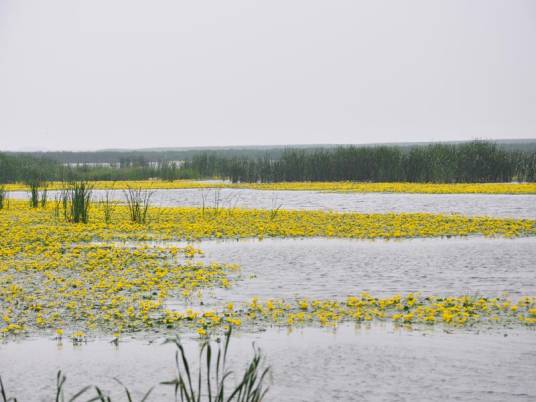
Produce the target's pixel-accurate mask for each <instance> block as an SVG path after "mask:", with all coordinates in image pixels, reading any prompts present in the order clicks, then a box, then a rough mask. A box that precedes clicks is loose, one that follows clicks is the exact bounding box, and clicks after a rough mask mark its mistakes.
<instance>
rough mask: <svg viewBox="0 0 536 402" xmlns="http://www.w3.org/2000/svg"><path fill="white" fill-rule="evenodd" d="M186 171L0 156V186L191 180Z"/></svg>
mask: <svg viewBox="0 0 536 402" xmlns="http://www.w3.org/2000/svg"><path fill="white" fill-rule="evenodd" d="M195 177H196V176H195V175H194V173H193V172H191V171H190V170H189V169H188V168H181V167H180V166H179V165H178V164H176V163H173V162H166V161H163V162H157V163H151V164H149V163H143V164H140V163H137V162H136V163H134V162H132V161H123V163H118V164H117V165H110V166H101V165H97V166H95V165H94V164H80V165H64V164H61V163H58V162H56V161H53V160H50V159H46V158H42V157H39V158H36V157H31V156H27V155H13V154H4V153H0V183H15V182H24V183H28V184H32V183H33V184H35V183H39V182H44V181H80V180H103V181H116V180H146V179H151V178H157V179H161V180H176V179H191V178H195Z"/></svg>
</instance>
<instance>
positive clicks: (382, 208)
mask: <svg viewBox="0 0 536 402" xmlns="http://www.w3.org/2000/svg"><path fill="white" fill-rule="evenodd" d="M110 194H111V196H112V198H113V199H114V200H118V201H124V194H123V192H122V191H117V190H116V191H111V192H110ZM11 196H12V197H13V198H27V197H28V193H27V192H22V191H17V192H13V193H11ZM54 196H55V192H50V194H49V198H50V199H53V198H54ZM103 196H104V191H102V190H97V191H94V199H96V200H99V199H102V198H103ZM203 199H204V200H205V201H204V203H205V205H206V206H208V207H213V206H215V205H218V206H219V207H243V208H260V209H275V208H278V207H281V208H282V209H302V210H325V211H328V210H331V211H341V212H361V213H385V212H398V213H399V212H429V213H444V214H451V213H457V214H462V215H470V216H498V217H511V218H514V217H515V218H528V219H536V195H507V194H493V195H489V194H399V193H396V194H395V193H328V192H316V191H263V190H246V189H238V190H237V189H221V190H219V191H217V190H201V189H185V190H156V191H155V192H154V194H153V197H152V201H153V204H154V205H162V206H201V205H203Z"/></svg>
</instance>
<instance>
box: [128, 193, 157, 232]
mask: <svg viewBox="0 0 536 402" xmlns="http://www.w3.org/2000/svg"><path fill="white" fill-rule="evenodd" d="M124 194H125V199H126V201H127V207H128V212H129V214H130V219H131V220H132V222H134V223H139V224H145V223H146V222H147V213H148V211H149V204H150V202H151V197H152V195H153V194H154V191H149V190H144V189H141V188H131V187H129V188H128V189H127V190H125V191H124Z"/></svg>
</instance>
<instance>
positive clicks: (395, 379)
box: [0, 325, 536, 402]
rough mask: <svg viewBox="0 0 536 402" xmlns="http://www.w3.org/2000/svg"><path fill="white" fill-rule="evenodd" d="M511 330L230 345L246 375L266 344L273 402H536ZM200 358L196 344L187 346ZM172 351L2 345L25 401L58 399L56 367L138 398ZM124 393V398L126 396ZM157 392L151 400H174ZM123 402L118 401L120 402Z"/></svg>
mask: <svg viewBox="0 0 536 402" xmlns="http://www.w3.org/2000/svg"><path fill="white" fill-rule="evenodd" d="M507 335H508V336H506V337H505V336H504V333H503V332H497V331H487V332H480V333H478V332H475V331H472V332H467V331H465V332H464V331H463V330H462V331H461V332H456V333H453V334H447V333H445V332H443V331H437V330H435V331H433V330H429V331H426V332H422V331H414V332H412V331H408V330H404V329H393V328H392V327H390V326H388V325H385V326H376V325H372V326H370V327H366V326H354V325H342V326H340V327H339V328H338V329H337V330H336V331H329V330H321V329H319V328H305V329H301V330H296V331H294V332H292V333H290V334H289V333H287V332H286V331H285V330H279V329H270V330H268V331H266V332H262V333H242V334H240V335H238V336H237V337H235V338H234V339H233V340H232V342H231V356H232V360H231V362H230V363H231V364H230V367H231V368H233V369H241V368H243V367H244V364H245V362H246V361H247V359H248V358H249V357H251V343H252V342H253V341H255V342H256V344H258V345H261V346H262V349H263V351H264V352H265V354H266V355H267V359H268V360H267V364H269V365H270V366H271V367H272V375H271V377H270V383H271V386H270V392H269V394H268V398H267V401H273V402H276V401H277V402H280V401H285V402H298V401H308V402H314V401H318V402H321V401H322V402H323V401H337V400H340V401H454V400H463V401H483V402H484V401H485V402H488V401H534V400H535V399H536V381H535V380H536V374H535V373H536V336H535V334H534V331H531V330H528V329H521V328H520V329H517V330H511V331H509V332H508V334H507ZM185 343H186V345H187V351H188V352H189V353H190V354H191V355H192V356H195V355H196V350H197V344H196V343H195V342H194V341H192V340H186V341H185ZM173 353H174V349H173V348H172V347H171V346H169V345H167V346H162V345H160V344H157V343H152V344H147V343H146V342H142V341H136V340H132V341H128V342H125V343H122V344H120V345H119V346H118V347H115V346H113V345H111V344H110V343H109V342H105V341H97V342H91V343H89V344H87V345H83V346H81V347H73V346H72V345H69V344H65V345H64V346H63V347H58V346H57V345H56V344H55V343H54V342H52V341H49V340H42V339H41V340H40V339H37V340H30V341H25V342H21V343H10V344H7V345H0V356H1V359H0V372H2V373H4V374H3V380H4V384H5V385H6V386H7V388H8V391H9V392H11V394H13V395H18V396H19V398H20V399H19V400H20V401H28V402H33V401H47V402H48V401H50V400H51V399H52V398H51V397H50V396H49V397H45V395H53V392H54V381H55V370H57V369H59V368H61V369H63V370H64V372H65V373H66V374H67V378H68V381H67V390H68V391H70V392H68V395H72V393H73V392H74V391H75V390H78V389H80V388H81V387H82V386H84V385H86V384H91V383H93V384H98V385H99V386H101V387H102V388H103V389H105V390H107V391H110V392H111V393H112V395H113V396H114V397H117V398H118V399H117V400H126V399H125V398H124V397H123V396H121V395H120V387H119V386H118V385H117V383H115V382H114V381H113V380H112V378H113V377H118V378H119V379H120V380H121V381H122V382H123V383H125V384H126V385H127V386H129V388H130V389H131V391H133V393H134V396H135V400H139V398H141V396H142V395H143V393H144V392H145V391H147V390H148V389H149V388H150V387H151V386H152V385H154V384H156V383H158V382H159V381H162V380H169V379H171V378H172V377H173V375H174V373H173V364H174V363H173ZM119 396H121V399H119ZM169 396H170V390H169V389H166V388H164V387H162V386H161V387H158V388H156V390H155V393H154V395H153V398H152V400H155V401H160V400H171V399H170V398H169ZM114 400H116V398H114Z"/></svg>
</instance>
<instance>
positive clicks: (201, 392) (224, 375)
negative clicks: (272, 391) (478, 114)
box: [161, 329, 270, 402]
mask: <svg viewBox="0 0 536 402" xmlns="http://www.w3.org/2000/svg"><path fill="white" fill-rule="evenodd" d="M230 339H231V330H230V329H229V331H227V333H226V334H225V339H224V342H223V345H224V346H223V348H222V346H221V343H220V345H219V346H218V352H217V354H216V357H215V359H213V350H212V345H211V343H210V342H209V341H206V342H204V343H203V345H202V346H201V352H200V353H199V368H198V373H197V376H196V377H197V381H196V380H195V378H193V376H192V374H193V373H192V372H191V371H190V364H189V362H188V357H187V356H186V353H185V351H184V347H183V345H182V343H181V341H180V339H179V338H178V337H177V338H175V339H172V340H168V342H172V343H174V344H175V345H176V346H177V352H176V354H175V364H176V368H177V375H176V378H174V379H172V380H170V381H165V382H163V383H161V384H164V385H171V386H173V387H174V394H175V400H176V401H179V400H180V401H181V402H190V401H201V397H202V396H206V398H205V399H203V400H204V401H207V402H225V401H236V402H260V401H262V400H263V398H264V396H265V395H266V392H268V388H267V387H265V385H264V382H265V378H266V375H267V374H268V372H269V370H270V369H269V367H266V368H264V369H263V368H262V366H263V355H262V353H261V351H260V349H258V348H255V346H254V356H253V359H251V361H250V363H249V364H248V366H247V368H246V370H245V371H244V374H243V375H242V377H241V379H240V382H239V383H238V385H237V386H235V387H234V388H233V387H231V388H226V386H227V379H228V378H229V376H231V375H232V372H231V371H229V370H227V369H226V367H225V364H226V360H227V352H228V349H229V341H230ZM203 361H204V362H205V367H204V368H203Z"/></svg>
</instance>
